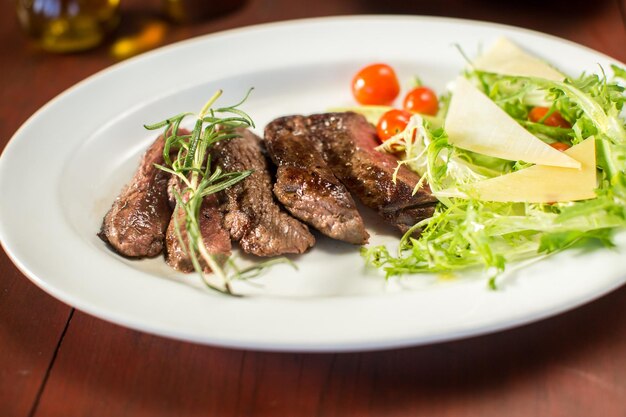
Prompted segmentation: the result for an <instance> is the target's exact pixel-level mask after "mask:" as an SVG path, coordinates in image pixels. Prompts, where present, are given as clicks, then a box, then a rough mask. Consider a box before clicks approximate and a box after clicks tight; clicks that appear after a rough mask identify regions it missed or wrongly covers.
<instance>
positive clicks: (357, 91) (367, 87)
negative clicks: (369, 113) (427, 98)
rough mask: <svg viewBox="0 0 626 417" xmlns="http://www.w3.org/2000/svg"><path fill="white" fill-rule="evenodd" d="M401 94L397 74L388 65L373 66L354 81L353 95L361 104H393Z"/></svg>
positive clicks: (360, 72) (369, 66)
mask: <svg viewBox="0 0 626 417" xmlns="http://www.w3.org/2000/svg"><path fill="white" fill-rule="evenodd" d="M399 93H400V83H399V82H398V77H396V73H395V71H394V70H393V68H391V67H390V66H389V65H387V64H371V65H368V66H366V67H364V68H362V69H361V70H360V71H359V72H358V73H357V74H356V75H355V76H354V78H353V79H352V94H353V95H354V98H355V99H356V101H358V102H359V103H361V104H365V105H367V104H378V105H388V104H391V103H392V102H393V101H394V100H395V99H396V97H398V94H399Z"/></svg>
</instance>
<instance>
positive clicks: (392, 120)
mask: <svg viewBox="0 0 626 417" xmlns="http://www.w3.org/2000/svg"><path fill="white" fill-rule="evenodd" d="M411 116H412V114H411V113H409V112H408V111H406V110H397V109H393V110H389V111H388V112H387V113H385V114H383V115H382V116H381V118H380V120H379V121H378V125H377V126H376V132H377V133H378V138H379V139H380V141H381V142H384V141H386V140H387V139H389V138H391V137H392V136H395V135H397V134H398V133H400V132H402V131H403V130H404V128H405V127H406V125H407V124H409V120H410V119H411Z"/></svg>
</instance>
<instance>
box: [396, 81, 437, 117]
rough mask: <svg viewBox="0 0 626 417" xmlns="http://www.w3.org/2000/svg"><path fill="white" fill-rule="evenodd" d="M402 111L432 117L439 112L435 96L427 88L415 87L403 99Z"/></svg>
mask: <svg viewBox="0 0 626 417" xmlns="http://www.w3.org/2000/svg"><path fill="white" fill-rule="evenodd" d="M404 110H406V111H411V112H415V113H422V114H429V115H431V116H434V115H436V114H437V111H439V100H438V99H437V94H435V92H434V91H433V90H431V89H430V88H428V87H416V88H414V89H413V90H411V91H409V93H408V94H407V95H406V97H404Z"/></svg>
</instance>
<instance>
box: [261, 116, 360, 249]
mask: <svg viewBox="0 0 626 417" xmlns="http://www.w3.org/2000/svg"><path fill="white" fill-rule="evenodd" d="M305 123H306V119H305V118H304V117H302V116H292V117H282V118H279V119H276V120H274V121H273V122H271V123H270V124H269V125H267V126H266V128H265V136H264V140H265V146H266V148H267V151H268V153H269V155H270V157H271V158H272V160H273V161H274V163H275V164H276V165H277V166H278V170H277V172H276V184H275V185H274V195H275V196H276V198H277V199H278V200H279V201H280V202H281V203H282V204H283V205H284V206H285V208H286V209H287V210H288V211H289V212H290V213H291V214H292V215H293V216H295V217H297V218H298V219H300V220H302V221H304V222H306V223H308V224H310V225H311V226H313V227H315V228H316V229H317V230H319V231H320V232H322V233H323V234H325V235H327V236H329V237H331V238H333V239H338V240H343V241H345V242H349V243H354V244H358V245H362V244H365V243H367V239H368V237H369V235H368V233H367V232H366V231H365V226H364V225H363V219H362V218H361V216H360V214H359V212H358V211H357V210H356V206H355V204H354V200H353V199H352V196H351V195H350V193H348V190H346V187H345V186H344V185H343V184H342V183H341V182H340V181H339V180H338V179H337V177H335V175H333V173H332V171H331V170H330V168H329V167H328V165H327V164H326V161H325V160H324V156H323V154H322V149H321V145H322V144H321V143H320V142H319V141H317V140H315V139H314V138H311V137H310V135H309V132H308V131H307V127H306V124H305Z"/></svg>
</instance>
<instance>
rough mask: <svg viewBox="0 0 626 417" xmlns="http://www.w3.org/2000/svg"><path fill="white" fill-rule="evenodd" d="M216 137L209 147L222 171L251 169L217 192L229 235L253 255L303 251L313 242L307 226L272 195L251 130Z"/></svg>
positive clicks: (258, 147) (257, 141)
mask: <svg viewBox="0 0 626 417" xmlns="http://www.w3.org/2000/svg"><path fill="white" fill-rule="evenodd" d="M238 133H240V134H241V137H238V138H234V139H230V140H226V141H220V142H218V143H217V144H215V145H214V147H213V148H212V150H211V156H212V159H213V161H214V162H215V163H217V164H218V165H219V166H221V167H222V169H224V171H226V172H235V171H244V170H253V171H254V172H253V173H252V174H251V175H250V176H248V177H247V178H246V179H244V180H243V181H241V182H239V183H237V184H235V185H233V186H232V187H229V188H227V189H226V190H224V191H223V192H222V193H220V199H221V201H222V208H223V210H224V211H225V213H226V214H225V216H224V224H225V226H226V229H228V231H229V232H230V236H231V237H232V239H234V240H236V241H239V245H240V246H241V248H242V249H243V250H244V251H245V252H246V253H250V254H253V255H257V256H276V255H281V254H285V253H303V252H304V251H306V250H307V249H308V248H309V247H311V246H313V245H314V244H315V238H314V237H313V235H312V234H311V233H310V232H309V230H308V228H307V227H306V226H305V225H304V224H302V223H300V222H299V221H298V220H296V219H294V218H293V217H291V216H290V215H289V214H287V213H285V212H284V211H282V210H281V209H280V207H279V206H278V205H277V204H276V202H275V201H274V197H273V196H272V181H271V177H270V174H269V173H268V167H267V162H266V160H265V156H264V155H263V153H262V149H261V144H260V139H259V138H258V137H257V136H256V135H255V134H254V133H252V132H251V131H248V130H243V129H242V130H240V131H239V132H238Z"/></svg>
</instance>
